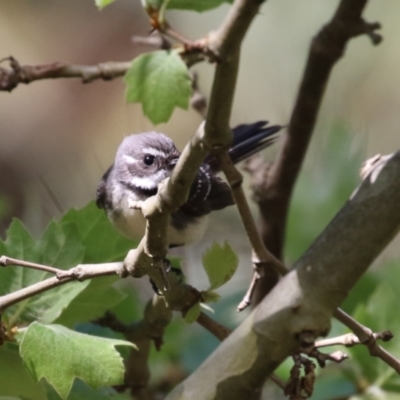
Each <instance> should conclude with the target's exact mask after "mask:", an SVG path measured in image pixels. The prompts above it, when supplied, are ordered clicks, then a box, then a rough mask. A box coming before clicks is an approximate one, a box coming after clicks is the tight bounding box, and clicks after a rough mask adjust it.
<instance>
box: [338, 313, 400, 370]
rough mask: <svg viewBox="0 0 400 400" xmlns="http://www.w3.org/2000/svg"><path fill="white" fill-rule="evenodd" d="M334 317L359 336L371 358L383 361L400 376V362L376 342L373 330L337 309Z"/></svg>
mask: <svg viewBox="0 0 400 400" xmlns="http://www.w3.org/2000/svg"><path fill="white" fill-rule="evenodd" d="M333 315H334V316H335V318H336V319H337V320H338V321H340V322H341V323H342V324H344V325H346V326H347V327H348V328H349V329H351V330H352V331H353V332H354V334H355V335H357V337H358V338H359V340H360V341H361V342H362V343H363V344H364V345H366V346H367V347H368V350H369V354H371V356H374V357H378V358H380V359H381V360H382V361H384V362H385V363H386V364H388V365H389V366H390V367H392V368H393V369H394V370H395V371H396V372H397V373H398V374H400V360H398V359H397V358H396V357H394V356H393V355H392V354H390V353H389V352H388V351H386V350H385V349H384V348H383V347H381V346H380V345H379V344H378V343H377V342H376V337H375V336H374V334H373V332H372V331H371V329H369V328H367V327H366V326H364V325H362V324H360V323H359V322H357V321H356V320H355V319H354V318H352V317H351V316H350V315H348V314H347V313H345V312H344V311H343V310H341V309H337V310H336V311H335V313H334V314H333Z"/></svg>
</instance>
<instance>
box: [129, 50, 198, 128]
mask: <svg viewBox="0 0 400 400" xmlns="http://www.w3.org/2000/svg"><path fill="white" fill-rule="evenodd" d="M124 82H125V84H126V89H125V97H126V101H127V102H129V103H134V102H139V103H142V108H143V112H144V114H145V115H146V116H147V117H148V118H149V119H150V120H151V121H152V122H153V123H154V124H159V123H161V122H167V121H168V120H169V118H170V117H171V115H172V112H173V110H174V108H175V107H180V108H183V109H185V110H186V109H187V108H188V106H189V98H190V95H191V93H192V83H191V78H190V75H189V71H188V69H187V67H186V64H185V63H184V62H183V61H182V59H181V58H180V56H179V55H178V53H177V52H176V51H175V50H169V51H167V50H159V51H154V52H152V53H147V54H142V55H140V56H139V57H136V58H135V59H134V60H133V62H132V65H131V67H130V69H129V70H128V71H127V73H126V74H125V77H124Z"/></svg>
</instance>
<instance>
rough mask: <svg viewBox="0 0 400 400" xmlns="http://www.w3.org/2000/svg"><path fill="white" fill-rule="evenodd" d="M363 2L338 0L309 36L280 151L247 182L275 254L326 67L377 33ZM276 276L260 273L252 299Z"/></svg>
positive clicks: (376, 40) (375, 37)
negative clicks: (349, 44) (364, 15)
mask: <svg viewBox="0 0 400 400" xmlns="http://www.w3.org/2000/svg"><path fill="white" fill-rule="evenodd" d="M366 4H367V0H341V2H340V4H339V6H338V9H337V11H336V13H335V15H334V17H333V18H332V20H331V21H330V22H329V23H328V24H327V25H325V26H324V27H323V28H322V29H321V31H320V32H319V33H318V35H317V36H316V37H315V38H314V39H313V41H312V43H311V48H310V51H309V55H308V60H307V63H306V67H305V71H304V75H303V79H302V82H301V85H300V89H299V92H298V95H297V99H296V102H295V106H294V109H293V113H292V116H291V119H290V123H289V129H288V131H287V133H286V135H284V136H283V144H282V148H281V151H280V153H279V155H278V157H277V158H276V160H275V162H274V163H273V164H272V166H269V165H268V166H265V167H264V168H265V169H266V173H265V174H264V176H263V180H262V181H257V182H254V183H253V189H254V192H255V198H256V201H257V203H258V205H259V210H260V216H261V218H260V232H261V236H262V238H263V241H264V243H265V245H266V246H267V247H268V248H269V249H270V250H271V251H272V253H273V254H274V255H275V256H276V257H278V258H279V259H281V258H282V249H283V244H284V236H285V226H286V220H287V215H288V209H289V203H290V199H291V195H292V192H293V188H294V184H295V182H296V179H297V176H298V174H299V171H300V169H301V166H302V163H303V159H304V157H305V154H306V152H307V149H308V145H309V142H310V139H311V135H312V132H313V130H314V126H315V122H316V120H317V116H318V112H319V109H320V106H321V102H322V99H323V96H324V93H325V89H326V87H327V83H328V80H329V77H330V74H331V71H332V69H333V67H334V65H335V64H336V63H337V62H338V61H339V60H340V58H341V57H342V56H343V54H344V52H345V49H346V45H347V42H348V41H349V40H350V39H352V38H354V37H357V36H359V35H363V34H367V35H369V36H370V37H371V39H372V41H373V44H378V43H379V41H380V36H379V35H378V34H377V33H375V30H376V29H379V28H380V26H379V24H377V23H374V24H368V23H366V22H365V21H364V20H363V19H362V17H361V14H362V12H363V10H364V8H365V6H366ZM259 175H262V174H259ZM265 177H266V178H267V179H265ZM272 278H274V279H272ZM276 280H277V277H276V276H275V277H271V276H270V275H268V276H266V277H265V278H263V279H261V281H260V284H259V285H258V288H257V294H256V300H257V302H259V301H260V300H261V299H262V298H263V297H264V296H265V294H266V293H268V292H269V290H270V289H271V288H272V287H273V284H274V283H275V282H276Z"/></svg>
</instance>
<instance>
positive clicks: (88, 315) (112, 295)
mask: <svg viewBox="0 0 400 400" xmlns="http://www.w3.org/2000/svg"><path fill="white" fill-rule="evenodd" d="M118 280H120V278H119V277H118V276H104V277H100V278H96V279H92V280H91V281H90V283H89V285H88V286H87V288H86V290H84V291H82V292H81V293H79V295H78V296H76V297H75V298H74V299H73V300H72V301H71V303H70V304H69V306H68V308H66V309H65V310H64V311H63V313H62V314H61V316H60V317H59V318H58V319H57V321H56V322H57V323H58V324H62V325H65V326H69V327H71V328H72V327H73V326H74V325H75V324H76V323H78V322H85V321H90V320H93V319H96V318H99V317H101V316H102V315H103V314H104V313H105V312H106V311H108V310H110V309H111V308H113V307H115V306H116V305H117V304H118V303H120V302H121V301H122V300H123V299H124V298H125V297H126V295H125V294H123V293H121V292H120V291H119V290H117V289H115V288H113V287H112V284H113V283H114V282H116V281H118Z"/></svg>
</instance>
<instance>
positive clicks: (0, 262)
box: [0, 256, 65, 275]
mask: <svg viewBox="0 0 400 400" xmlns="http://www.w3.org/2000/svg"><path fill="white" fill-rule="evenodd" d="M7 265H17V266H19V267H24V268H32V269H37V270H39V271H46V272H51V273H52V274H55V275H57V274H59V273H63V272H65V271H63V270H62V269H58V268H54V267H49V266H47V265H43V264H36V263H32V262H29V261H24V260H18V259H16V258H11V257H7V256H1V257H0V266H3V267H6V266H7Z"/></svg>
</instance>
